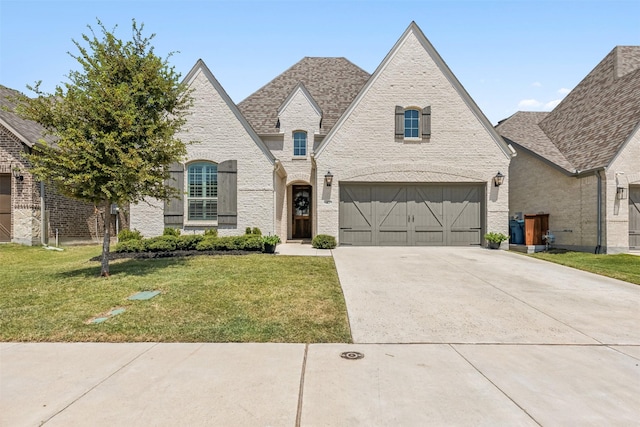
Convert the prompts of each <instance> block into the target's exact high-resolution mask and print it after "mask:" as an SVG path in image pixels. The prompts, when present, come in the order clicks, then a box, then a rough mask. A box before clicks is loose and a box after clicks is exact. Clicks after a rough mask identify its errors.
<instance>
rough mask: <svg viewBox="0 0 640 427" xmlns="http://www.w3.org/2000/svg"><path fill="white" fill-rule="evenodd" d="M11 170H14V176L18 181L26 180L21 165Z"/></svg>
mask: <svg viewBox="0 0 640 427" xmlns="http://www.w3.org/2000/svg"><path fill="white" fill-rule="evenodd" d="M11 171H12V172H13V177H14V178H15V179H16V181H24V176H23V175H22V171H21V170H20V168H19V167H17V166H16V167H15V168H12V169H11Z"/></svg>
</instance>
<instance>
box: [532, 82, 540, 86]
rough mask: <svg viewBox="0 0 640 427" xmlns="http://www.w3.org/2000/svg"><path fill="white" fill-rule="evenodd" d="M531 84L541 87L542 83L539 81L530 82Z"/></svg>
mask: <svg viewBox="0 0 640 427" xmlns="http://www.w3.org/2000/svg"><path fill="white" fill-rule="evenodd" d="M531 86H533V87H542V83H540V82H533V83H531Z"/></svg>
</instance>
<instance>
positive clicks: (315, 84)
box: [238, 57, 369, 134]
mask: <svg viewBox="0 0 640 427" xmlns="http://www.w3.org/2000/svg"><path fill="white" fill-rule="evenodd" d="M368 79H369V73H367V72H366V71H364V70H362V69H361V68H360V67H358V66H356V65H354V64H353V63H351V62H350V61H349V60H347V59H346V58H314V57H305V58H303V59H302V60H301V61H299V62H298V63H296V64H294V65H293V66H292V67H291V68H289V69H288V70H286V71H285V72H283V73H282V74H280V75H279V76H278V77H276V78H275V79H273V80H271V81H270V82H269V83H267V84H266V85H265V86H263V87H262V88H260V89H258V90H257V91H256V92H255V93H253V94H252V95H249V97H247V98H246V99H245V100H244V101H242V102H240V103H239V104H238V108H239V109H240V111H241V112H242V114H243V115H244V116H245V117H246V119H247V120H248V121H249V123H250V124H251V126H252V127H253V128H254V129H255V131H256V132H257V133H259V134H274V133H278V130H277V129H276V123H277V121H278V108H279V107H280V106H281V105H282V103H283V102H284V100H285V99H286V98H287V96H289V94H290V93H291V91H293V89H294V88H295V87H296V85H298V83H302V84H304V87H305V88H306V89H307V90H308V92H309V94H310V95H311V96H312V97H313V99H314V100H315V101H316V102H317V103H318V105H319V106H320V108H321V109H322V128H321V130H320V132H321V133H322V134H326V133H327V132H329V130H331V128H332V127H333V125H335V123H336V121H337V120H338V118H340V116H341V115H342V113H344V111H345V110H346V109H347V107H348V106H349V104H351V101H353V99H354V98H355V97H356V95H357V94H358V92H359V91H360V89H361V88H362V86H363V85H364V84H365V83H366V81H367V80H368Z"/></svg>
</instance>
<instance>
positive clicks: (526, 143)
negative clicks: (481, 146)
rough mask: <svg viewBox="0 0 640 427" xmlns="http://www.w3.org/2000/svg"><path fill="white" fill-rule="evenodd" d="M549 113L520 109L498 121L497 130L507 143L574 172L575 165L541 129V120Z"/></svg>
mask: <svg viewBox="0 0 640 427" xmlns="http://www.w3.org/2000/svg"><path fill="white" fill-rule="evenodd" d="M548 115H549V113H548V112H533V111H518V112H517V113H515V114H514V115H513V116H511V117H509V118H508V119H505V120H503V121H501V122H500V123H498V126H496V130H497V131H498V133H499V134H500V135H502V137H503V138H504V139H505V140H506V141H507V143H509V144H513V145H515V146H516V148H524V149H525V150H528V151H530V152H532V153H534V154H537V155H538V156H539V157H542V158H544V159H546V160H547V161H550V162H551V163H553V164H555V165H556V166H559V167H560V168H562V169H564V170H565V171H567V172H569V173H573V172H574V167H573V165H572V164H571V163H570V162H569V161H568V160H567V159H566V157H565V156H564V155H563V154H562V153H561V152H560V150H558V147H556V146H555V145H554V143H553V142H552V141H551V140H550V139H549V137H548V136H547V135H546V134H545V133H544V132H543V131H542V129H540V122H541V121H542V120H544V119H545V118H546V117H547V116H548Z"/></svg>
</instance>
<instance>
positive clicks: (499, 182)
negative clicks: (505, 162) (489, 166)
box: [493, 172, 504, 187]
mask: <svg viewBox="0 0 640 427" xmlns="http://www.w3.org/2000/svg"><path fill="white" fill-rule="evenodd" d="M503 182H504V175H502V173H500V172H498V173H497V174H496V176H494V177H493V185H494V186H495V187H500V186H501V185H502V183H503Z"/></svg>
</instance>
